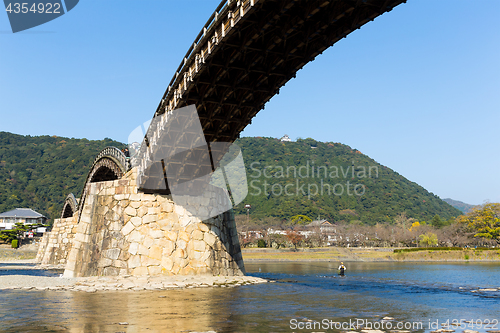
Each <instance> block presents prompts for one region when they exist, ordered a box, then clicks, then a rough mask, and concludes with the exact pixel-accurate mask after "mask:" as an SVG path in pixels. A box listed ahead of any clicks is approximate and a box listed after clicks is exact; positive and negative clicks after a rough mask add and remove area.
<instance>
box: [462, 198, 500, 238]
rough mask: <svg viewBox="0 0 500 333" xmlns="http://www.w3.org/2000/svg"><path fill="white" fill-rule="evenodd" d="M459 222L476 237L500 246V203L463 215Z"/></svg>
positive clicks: (477, 208) (484, 206)
mask: <svg viewBox="0 0 500 333" xmlns="http://www.w3.org/2000/svg"><path fill="white" fill-rule="evenodd" d="M457 221H458V222H460V223H464V224H466V225H467V227H468V229H469V230H471V231H472V232H473V233H474V237H482V238H487V239H491V240H494V241H496V242H497V243H498V244H500V203H487V204H485V205H482V206H479V207H476V208H474V209H473V210H472V211H471V212H469V213H467V214H465V215H461V216H459V217H458V218H457Z"/></svg>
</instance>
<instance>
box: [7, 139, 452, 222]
mask: <svg viewBox="0 0 500 333" xmlns="http://www.w3.org/2000/svg"><path fill="white" fill-rule="evenodd" d="M236 144H237V145H238V146H240V147H241V149H242V152H243V157H244V161H245V168H246V172H247V180H248V185H249V186H248V195H247V197H246V198H245V200H243V202H241V203H240V204H239V205H237V206H236V207H235V213H236V214H246V212H247V210H246V208H245V207H244V206H245V204H250V205H251V206H252V208H251V211H250V214H251V216H252V217H253V218H264V217H276V218H279V219H289V218H290V217H292V216H295V215H299V214H300V215H307V216H309V217H310V218H312V219H315V218H317V217H318V215H320V216H321V218H326V219H328V220H329V221H333V222H335V221H340V220H347V221H352V220H360V221H361V222H363V223H367V224H374V223H377V222H391V221H393V219H394V217H395V216H397V215H398V214H400V213H402V212H406V215H407V216H408V217H413V218H416V219H418V220H419V221H424V220H425V221H430V220H431V219H432V218H433V217H434V216H435V215H439V216H440V217H441V218H444V219H448V218H450V217H453V216H458V215H460V214H461V212H460V211H459V210H457V209H456V208H453V207H451V206H450V205H448V204H447V203H445V202H444V201H442V200H441V199H440V198H439V197H437V196H435V195H434V194H432V193H429V192H428V191H426V190H425V189H424V188H422V187H421V186H419V185H418V184H416V183H413V182H411V181H409V180H407V179H406V178H404V177H402V176H401V175H399V174H397V173H396V172H394V171H392V170H391V169H389V168H387V167H385V166H383V165H380V164H379V163H377V162H375V161H374V160H373V159H371V158H369V157H368V156H366V155H364V154H362V153H361V152H359V151H358V150H356V149H352V148H350V147H349V146H346V145H343V144H340V143H331V142H330V143H322V142H317V141H315V140H313V139H304V140H298V141H297V142H281V141H280V140H278V139H273V138H241V139H238V140H237V141H236ZM107 146H116V147H118V148H122V147H123V146H124V144H122V143H120V142H117V141H113V140H111V139H104V140H100V141H90V140H87V139H74V138H71V139H69V138H63V137H56V136H52V137H51V136H39V137H31V136H22V135H16V134H11V133H6V132H0V212H5V211H8V210H11V209H14V208H19V207H23V208H24V207H26V208H33V209H35V210H37V211H38V212H40V213H42V214H44V215H45V216H47V217H49V218H50V219H54V218H58V217H59V214H60V213H61V209H62V205H63V203H64V199H65V197H66V196H67V195H68V194H69V193H71V192H72V193H74V194H75V195H76V196H79V195H80V193H81V191H82V188H83V185H84V184H83V183H84V181H85V178H86V176H87V173H88V172H89V168H90V166H91V164H92V162H93V160H94V159H95V157H96V156H97V154H98V153H99V152H100V151H101V150H102V149H104V148H105V147H107ZM239 183H240V184H244V182H243V181H242V180H240V182H239ZM242 189H243V188H240V189H238V190H239V191H241V190H242ZM233 192H235V193H236V191H234V189H233Z"/></svg>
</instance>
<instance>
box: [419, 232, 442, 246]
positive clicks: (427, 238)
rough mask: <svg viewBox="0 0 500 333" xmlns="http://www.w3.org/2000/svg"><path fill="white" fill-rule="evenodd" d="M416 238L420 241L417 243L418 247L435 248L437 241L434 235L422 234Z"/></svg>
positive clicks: (429, 233) (430, 233)
mask: <svg viewBox="0 0 500 333" xmlns="http://www.w3.org/2000/svg"><path fill="white" fill-rule="evenodd" d="M418 238H420V241H419V243H420V245H422V246H425V247H428V246H435V245H437V243H438V239H437V236H436V234H434V233H432V232H427V233H425V234H422V235H420V236H418Z"/></svg>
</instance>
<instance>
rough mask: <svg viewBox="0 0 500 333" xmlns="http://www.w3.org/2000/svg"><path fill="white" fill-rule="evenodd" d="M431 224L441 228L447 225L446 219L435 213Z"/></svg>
mask: <svg viewBox="0 0 500 333" xmlns="http://www.w3.org/2000/svg"><path fill="white" fill-rule="evenodd" d="M431 224H432V225H433V226H434V227H436V228H441V227H443V226H444V225H445V221H443V220H442V219H441V217H440V216H439V215H437V214H436V215H434V217H433V218H432V220H431Z"/></svg>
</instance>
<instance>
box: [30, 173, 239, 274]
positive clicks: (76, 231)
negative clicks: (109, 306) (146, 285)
mask: <svg viewBox="0 0 500 333" xmlns="http://www.w3.org/2000/svg"><path fill="white" fill-rule="evenodd" d="M136 178H137V174H136V169H135V168H134V169H132V170H130V171H128V172H127V173H125V174H124V175H123V177H121V178H120V179H117V180H111V181H101V182H88V183H87V184H86V185H85V186H86V189H85V191H84V193H85V197H84V198H82V199H80V200H81V201H82V202H80V205H82V207H80V208H79V210H78V211H77V212H75V213H74V215H73V216H72V217H68V218H63V219H58V220H55V222H54V227H53V229H52V232H51V233H50V234H48V235H46V236H44V238H43V241H42V243H41V246H40V248H39V252H38V255H37V259H38V261H39V262H41V263H43V264H65V271H64V276H65V277H81V276H118V275H134V276H142V275H200V274H205V275H227V276H233V275H244V273H245V269H244V265H243V259H242V256H241V249H240V245H239V241H238V236H237V232H236V225H235V221H234V216H233V214H232V211H226V212H225V213H222V214H220V215H218V216H215V217H214V218H210V219H207V220H204V221H201V220H200V219H198V218H197V217H196V214H194V215H193V212H190V211H188V210H186V209H185V208H184V207H183V206H181V205H179V204H175V203H174V202H173V201H172V198H171V196H170V195H161V194H145V193H140V192H139V191H138V189H137V184H136ZM224 197H227V196H222V195H218V194H217V193H213V192H212V193H209V194H205V195H204V196H203V197H199V198H191V199H190V200H199V203H194V206H196V205H198V206H197V207H199V209H207V208H206V207H216V208H217V207H220V206H222V207H224V206H227V203H224V202H222V201H223V200H224ZM190 207H191V210H192V207H193V202H190Z"/></svg>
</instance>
